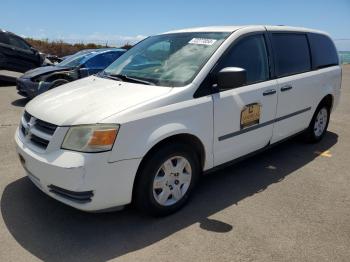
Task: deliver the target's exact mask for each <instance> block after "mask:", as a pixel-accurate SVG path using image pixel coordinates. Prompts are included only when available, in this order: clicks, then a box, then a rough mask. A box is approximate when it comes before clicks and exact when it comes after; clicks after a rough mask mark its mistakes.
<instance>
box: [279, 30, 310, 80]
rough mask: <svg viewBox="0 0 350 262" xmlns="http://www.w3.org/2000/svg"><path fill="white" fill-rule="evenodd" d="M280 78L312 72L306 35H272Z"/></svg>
mask: <svg viewBox="0 0 350 262" xmlns="http://www.w3.org/2000/svg"><path fill="white" fill-rule="evenodd" d="M272 44H273V51H274V53H275V66H276V74H277V76H278V77H283V76H288V75H293V74H298V73H302V72H306V71H310V70H311V61H310V52H309V44H308V41H307V37H306V35H305V34H294V33H293V34H291V33H272Z"/></svg>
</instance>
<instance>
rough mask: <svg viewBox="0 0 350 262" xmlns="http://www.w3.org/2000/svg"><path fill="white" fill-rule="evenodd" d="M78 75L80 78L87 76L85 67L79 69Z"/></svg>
mask: <svg viewBox="0 0 350 262" xmlns="http://www.w3.org/2000/svg"><path fill="white" fill-rule="evenodd" d="M79 74H80V76H81V77H86V76H89V75H90V74H89V70H88V69H87V68H85V67H81V68H79Z"/></svg>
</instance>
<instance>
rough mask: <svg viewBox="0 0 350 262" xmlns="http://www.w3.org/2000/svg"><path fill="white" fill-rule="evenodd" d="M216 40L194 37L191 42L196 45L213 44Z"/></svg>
mask: <svg viewBox="0 0 350 262" xmlns="http://www.w3.org/2000/svg"><path fill="white" fill-rule="evenodd" d="M215 42H216V40H215V39H208V38H192V40H191V41H190V42H188V43H189V44H194V45H212V44H214V43H215Z"/></svg>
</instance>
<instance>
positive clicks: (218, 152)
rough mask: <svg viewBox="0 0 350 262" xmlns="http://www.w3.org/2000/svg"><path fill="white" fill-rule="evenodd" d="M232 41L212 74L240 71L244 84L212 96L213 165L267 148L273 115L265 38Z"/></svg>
mask: <svg viewBox="0 0 350 262" xmlns="http://www.w3.org/2000/svg"><path fill="white" fill-rule="evenodd" d="M236 41H237V42H236V43H234V45H233V46H232V47H231V49H230V50H229V51H228V52H227V53H226V54H225V55H224V57H223V59H221V61H220V62H219V64H218V67H217V68H216V69H215V71H216V72H218V71H220V70H221V69H223V68H225V67H240V68H243V69H245V70H246V72H247V84H246V85H244V86H240V87H236V88H233V89H229V90H224V91H220V92H218V93H216V94H214V95H213V103H214V165H220V164H223V163H225V162H228V161H230V160H233V159H235V158H238V157H240V156H243V155H246V154H248V153H251V152H253V151H255V150H258V149H260V148H263V147H264V146H267V145H268V144H269V142H270V139H271V137H272V131H273V121H274V118H275V115H276V107H277V93H276V89H277V82H276V80H273V79H271V78H270V72H269V71H270V70H269V68H270V67H269V59H268V51H267V45H266V36H265V35H264V33H258V34H254V35H248V36H244V37H242V38H239V39H238V40H236ZM218 88H219V89H220V87H218Z"/></svg>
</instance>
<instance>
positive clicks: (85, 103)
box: [15, 26, 341, 215]
mask: <svg viewBox="0 0 350 262" xmlns="http://www.w3.org/2000/svg"><path fill="white" fill-rule="evenodd" d="M340 86H341V67H340V66H339V60H338V55H337V51H336V48H335V46H334V44H333V42H332V40H331V39H330V37H329V36H328V35H327V34H325V33H323V32H319V31H315V30H310V29H305V28H294V27H287V26H228V27H204V28H194V29H185V30H178V31H172V32H167V33H164V34H160V35H156V36H151V37H148V38H146V39H145V40H143V41H141V42H140V43H138V44H137V45H136V46H134V47H133V48H131V49H130V50H129V51H128V52H126V53H125V54H124V55H122V56H121V57H120V58H119V59H118V60H116V61H115V62H114V63H113V64H111V65H110V66H109V67H108V68H107V69H105V70H104V71H103V72H102V73H99V74H97V75H94V76H90V77H88V78H85V79H81V80H78V81H75V82H72V83H69V84H66V85H63V86H61V87H59V88H56V89H53V90H51V91H49V92H47V93H44V94H42V95H40V96H38V97H37V98H35V99H34V100H32V101H31V102H30V103H28V104H27V106H26V108H25V112H24V114H23V116H22V118H21V123H20V126H19V128H18V130H17V132H16V135H15V139H16V143H17V151H18V154H19V157H20V160H21V163H22V164H23V167H24V169H25V170H26V173H27V174H28V177H29V178H30V179H31V180H32V181H33V183H34V184H35V185H36V186H37V187H38V188H40V189H41V190H42V191H43V192H45V193H46V194H48V195H49V196H51V197H53V198H55V199H57V200H59V201H61V202H63V203H65V204H67V205H70V206H72V207H75V208H77V209H80V210H85V211H104V210H114V209H118V208H120V207H122V206H124V205H126V204H129V203H134V204H135V205H136V207H138V208H139V209H141V210H142V211H145V212H148V213H150V214H152V215H166V214H170V213H172V212H174V211H176V210H178V209H179V208H180V207H181V206H183V205H184V203H185V202H186V201H187V200H188V198H189V196H190V194H191V193H192V191H193V189H194V186H195V184H196V182H197V180H198V178H199V177H200V175H201V174H202V173H203V172H207V171H209V170H213V168H216V167H219V166H223V165H224V164H227V163H230V162H231V161H233V160H237V159H240V158H241V157H243V156H245V155H248V154H251V153H253V152H256V151H260V150H262V149H265V148H268V147H270V146H271V145H273V144H276V143H278V142H280V141H283V140H284V139H286V138H288V137H291V136H293V135H296V134H299V133H301V132H303V133H304V135H305V137H306V138H307V140H308V141H310V142H317V141H319V140H320V139H322V137H323V136H324V135H325V132H326V130H327V126H328V122H329V117H330V113H331V111H332V110H334V108H335V106H336V105H337V103H338V100H339V94H340Z"/></svg>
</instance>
